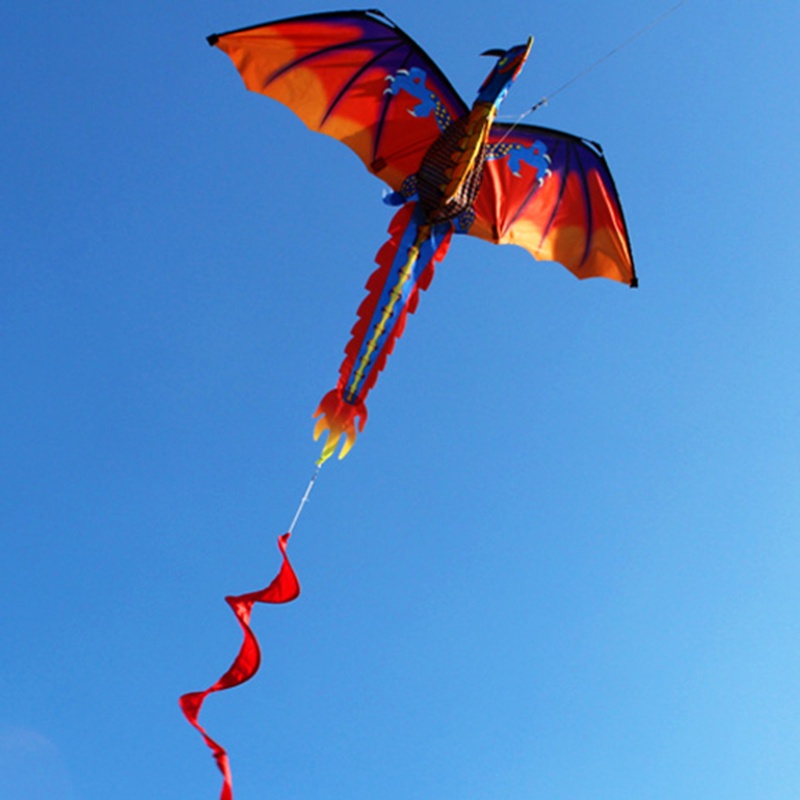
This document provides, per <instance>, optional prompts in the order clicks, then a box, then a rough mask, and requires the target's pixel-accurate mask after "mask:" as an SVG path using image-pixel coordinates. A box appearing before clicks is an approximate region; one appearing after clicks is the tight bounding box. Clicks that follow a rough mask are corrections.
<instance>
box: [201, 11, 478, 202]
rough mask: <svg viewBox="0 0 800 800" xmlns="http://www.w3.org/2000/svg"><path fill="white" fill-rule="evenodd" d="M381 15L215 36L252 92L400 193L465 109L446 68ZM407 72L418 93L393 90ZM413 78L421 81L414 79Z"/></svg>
mask: <svg viewBox="0 0 800 800" xmlns="http://www.w3.org/2000/svg"><path fill="white" fill-rule="evenodd" d="M377 14H378V12H367V11H348V12H333V13H327V14H310V15H306V16H301V17H293V18H291V19H285V20H279V21H278V22H271V23H267V24H265V25H258V26H255V27H251V28H243V29H241V30H237V31H231V32H229V33H223V34H215V35H213V36H209V37H208V40H209V43H210V44H212V45H215V46H216V47H218V48H219V49H220V50H222V51H223V52H225V53H227V54H228V56H230V58H231V60H232V61H233V63H234V64H235V66H236V68H237V69H238V70H239V72H240V73H241V76H242V79H243V80H244V82H245V85H246V86H247V88H248V89H250V90H251V91H254V92H260V93H261V94H265V95H267V96H268V97H272V98H274V99H275V100H278V101H279V102H281V103H283V104H284V105H286V106H288V107H289V108H290V109H291V110H292V111H294V112H295V114H297V116H299V117H300V119H301V120H303V122H304V123H305V124H306V125H307V126H308V127H309V128H311V129H312V130H316V131H320V133H325V134H327V135H328V136H332V137H333V138H334V139H338V140H339V141H341V142H343V143H344V144H346V145H347V146H348V147H349V148H351V149H352V150H354V151H355V152H356V154H357V155H358V157H359V158H360V159H361V160H362V161H363V162H364V164H365V165H366V166H367V169H369V171H370V172H372V173H373V174H374V175H377V176H378V177H379V178H381V179H382V180H384V181H385V182H386V183H388V184H389V186H391V187H392V188H393V189H395V190H399V189H400V187H401V186H402V183H403V181H404V180H405V178H407V177H409V176H410V175H413V174H414V173H416V172H417V170H418V168H419V165H420V163H421V161H422V157H423V156H424V155H425V153H426V151H427V149H428V148H429V147H430V145H431V144H432V143H433V141H435V139H436V138H437V137H438V136H439V134H440V132H441V130H440V129H441V126H443V124H445V123H446V122H447V121H449V120H450V119H454V118H456V117H459V116H461V115H462V114H463V113H465V112H466V106H465V105H464V102H463V100H461V98H460V97H459V96H458V94H457V93H456V91H455V90H454V89H453V87H452V86H451V85H450V83H449V81H448V80H447V78H445V76H444V75H443V74H442V72H441V70H439V68H438V67H437V66H436V65H435V64H434V63H433V61H431V59H430V58H429V57H428V56H427V55H426V54H425V52H424V51H423V50H422V49H421V48H420V47H419V46H418V45H417V44H416V43H415V42H414V41H413V40H412V39H411V38H410V37H409V36H408V35H407V34H405V33H404V32H403V31H401V30H400V29H399V28H398V27H396V26H395V25H394V24H392V23H390V22H389V21H388V20H387V19H385V18H381V17H382V15H381V17H378V16H377ZM398 75H401V76H402V77H403V78H404V80H403V81H401V83H403V84H404V85H406V86H408V87H409V89H410V90H413V92H415V94H412V93H411V92H410V91H399V90H397V89H398V87H399V86H400V83H398V87H396V88H395V92H394V93H392V92H387V89H390V87H391V85H392V83H393V81H394V79H395V78H396V77H397V76H398ZM412 78H413V80H412Z"/></svg>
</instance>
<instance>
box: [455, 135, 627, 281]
mask: <svg viewBox="0 0 800 800" xmlns="http://www.w3.org/2000/svg"><path fill="white" fill-rule="evenodd" d="M489 145H490V146H489V156H488V160H487V161H486V164H485V167H484V174H483V182H482V183H481V188H480V191H479V193H478V197H477V198H476V200H475V203H474V206H473V209H474V211H475V222H474V223H473V225H472V227H471V228H470V229H469V233H470V234H472V235H474V236H478V237H480V238H481V239H487V240H488V241H490V242H495V243H497V244H518V245H520V246H521V247H524V248H525V249H526V250H528V251H529V252H530V253H531V254H532V255H533V256H534V258H537V259H541V260H546V261H558V262H559V263H560V264H563V265H564V266H565V267H566V268H567V269H568V270H570V272H572V273H573V274H575V275H576V276H577V277H578V278H593V277H604V278H611V279H612V280H616V281H621V282H622V283H627V284H629V285H631V286H636V272H635V270H634V266H633V258H632V256H631V246H630V241H629V239H628V232H627V230H626V227H625V219H624V217H623V216H622V207H621V205H620V202H619V197H618V195H617V191H616V188H615V186H614V181H613V180H612V178H611V173H610V172H609V169H608V166H607V164H606V161H605V158H604V157H603V154H602V151H601V150H600V147H599V145H596V144H594V143H591V142H588V141H587V140H585V139H580V138H578V137H576V136H570V135H569V134H566V133H559V132H558V131H553V130H549V129H547V128H538V127H534V126H532V125H518V126H516V127H513V128H512V127H511V126H508V125H495V126H493V128H492V130H491V132H490V135H489ZM515 173H516V174H515Z"/></svg>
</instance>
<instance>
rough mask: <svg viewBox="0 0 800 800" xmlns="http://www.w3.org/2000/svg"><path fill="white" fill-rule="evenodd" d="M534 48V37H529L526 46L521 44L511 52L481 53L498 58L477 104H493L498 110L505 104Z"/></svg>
mask: <svg viewBox="0 0 800 800" xmlns="http://www.w3.org/2000/svg"><path fill="white" fill-rule="evenodd" d="M532 46H533V37H532V36H529V37H528V41H527V42H526V43H525V44H519V45H517V46H516V47H512V48H511V49H510V50H499V49H493V50H487V51H486V52H485V53H481V55H484V56H497V57H498V60H497V63H496V64H495V65H494V69H492V71H491V72H490V73H489V74H488V75H487V76H486V80H485V81H484V82H483V84H482V85H481V88H480V89H478V96H477V98H476V99H475V102H476V103H491V104H492V105H493V106H494V107H495V108H497V107H498V106H499V105H500V103H502V102H503V98H504V97H505V96H506V94H507V93H508V90H509V88H510V87H511V84H512V83H514V81H515V80H516V78H517V75H519V73H520V72H521V71H522V66H523V64H525V60H526V59H527V58H528V53H530V51H531V47H532Z"/></svg>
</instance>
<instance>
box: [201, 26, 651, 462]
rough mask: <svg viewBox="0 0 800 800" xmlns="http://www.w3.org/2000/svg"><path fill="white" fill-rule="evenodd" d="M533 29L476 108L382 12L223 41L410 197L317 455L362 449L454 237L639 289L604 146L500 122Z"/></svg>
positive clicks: (401, 196)
mask: <svg viewBox="0 0 800 800" xmlns="http://www.w3.org/2000/svg"><path fill="white" fill-rule="evenodd" d="M532 41H533V40H532V39H529V40H528V42H527V43H526V44H523V45H518V46H516V47H512V48H511V49H510V50H491V51H488V52H487V53H485V54H484V55H492V56H496V57H497V63H496V64H495V66H494V68H493V69H492V71H491V72H490V73H489V75H488V76H487V78H486V80H485V81H484V83H483V84H482V85H481V87H480V88H479V90H478V95H477V98H476V100H475V102H474V104H473V106H472V108H468V107H467V106H466V104H465V103H464V101H463V100H462V99H461V98H460V97H459V95H458V94H457V93H456V91H455V90H454V89H453V87H452V86H451V85H450V83H449V81H448V80H447V78H446V77H445V76H444V75H443V74H442V72H441V71H440V70H439V68H438V67H437V66H436V64H435V63H434V62H433V61H432V60H431V59H430V58H429V57H428V56H427V54H426V53H425V52H424V51H423V50H422V49H421V48H420V47H419V46H418V45H417V44H416V43H415V42H414V41H413V40H412V39H410V38H409V37H408V36H407V35H406V34H405V33H404V32H403V31H401V30H400V29H399V28H398V27H397V26H396V25H394V24H393V23H392V22H391V21H389V20H388V19H387V18H386V17H384V15H383V14H381V13H380V12H377V11H349V12H331V13H324V14H311V15H306V16H300V17H293V18H291V19H286V20H280V21H278V22H272V23H267V24H265V25H259V26H255V27H252V28H245V29H241V30H237V31H231V32H230V33H225V34H219V35H214V36H211V37H209V42H210V43H211V44H212V45H215V46H216V47H218V48H219V49H221V50H222V51H224V52H225V53H227V54H228V56H229V57H230V58H231V60H232V61H233V63H234V64H235V66H236V68H237V69H238V71H239V73H240V74H241V76H242V78H243V80H244V82H245V85H246V86H247V88H248V89H251V90H252V91H255V92H259V93H261V94H265V95H267V96H269V97H272V98H274V99H276V100H278V101H279V102H281V103H283V104H284V105H286V106H288V107H289V108H290V109H292V111H294V112H295V113H296V114H297V115H298V116H299V117H300V119H302V120H303V122H304V123H305V124H306V125H307V126H308V127H309V128H311V129H312V130H317V131H319V132H321V133H325V134H327V135H329V136H332V137H334V138H336V139H338V140H340V141H341V142H343V143H344V144H346V145H347V146H348V147H350V148H351V149H352V150H353V151H354V152H355V153H356V154H357V155H358V156H359V158H361V160H362V161H363V162H364V164H365V166H366V167H367V169H368V170H369V171H370V172H372V173H373V174H374V175H376V176H377V177H379V178H381V179H382V180H383V181H385V182H386V183H387V184H388V185H389V186H390V187H391V189H392V190H393V191H392V192H391V194H389V195H388V196H387V197H386V198H385V201H386V202H387V203H388V204H390V205H400V206H402V208H401V209H400V210H399V211H398V212H397V214H396V216H395V217H394V219H393V220H392V223H391V225H390V228H389V232H390V235H391V238H390V239H389V241H388V242H387V243H386V244H385V245H384V246H383V247H382V248H381V250H380V251H379V252H378V255H377V258H376V261H377V264H378V268H377V270H376V271H375V272H374V273H373V274H372V276H371V277H370V279H369V281H368V282H367V290H368V295H367V297H366V298H365V300H364V302H363V303H362V305H361V307H360V308H359V311H358V319H357V321H356V324H355V326H354V327H353V331H352V338H351V340H350V342H349V344H348V345H347V347H346V349H345V359H344V361H343V363H342V365H341V368H340V370H339V382H338V384H337V386H336V388H335V389H333V390H332V391H330V392H329V393H328V394H327V395H325V397H323V399H322V401H321V403H320V405H319V407H318V409H317V412H316V414H315V416H316V417H318V420H317V423H316V427H315V434H314V435H315V438H318V437H319V436H321V435H322V434H323V433H325V432H327V434H328V435H327V438H326V441H325V445H324V448H323V451H322V454H321V456H320V459H319V461H318V463H320V464H321V463H322V462H324V461H325V460H326V459H327V458H329V457H330V456H331V455H332V454H333V453H334V452H335V450H336V448H337V446H338V445H339V443H340V442H341V444H342V446H341V449H340V452H339V457H340V458H343V457H344V456H345V455H346V454H347V452H348V451H349V450H350V448H351V447H352V445H353V443H354V442H355V439H356V433H357V431H360V430H362V429H363V427H364V424H365V422H366V418H367V410H366V404H365V400H366V396H367V394H368V393H369V391H370V389H371V388H372V387H373V386H374V385H375V381H376V379H377V376H378V374H379V373H380V371H381V370H382V369H383V367H384V365H385V363H386V359H387V357H388V356H389V354H390V353H391V352H392V349H393V347H394V343H395V341H396V340H397V338H398V337H399V336H400V335H401V334H402V332H403V329H404V327H405V323H406V318H407V316H408V314H409V313H413V312H414V310H415V308H416V305H417V302H418V299H419V292H420V290H424V289H425V288H427V286H428V285H429V284H430V281H431V279H432V277H433V272H434V269H435V265H436V264H437V263H438V262H439V261H441V259H442V258H444V255H445V253H446V251H447V248H448V246H449V243H450V239H451V236H452V234H453V233H466V234H470V235H473V236H478V237H480V238H482V239H486V240H488V241H490V242H494V243H496V244H518V245H520V246H522V247H524V248H525V249H527V250H528V251H529V252H530V253H531V254H532V255H533V256H534V257H535V258H537V259H543V260H552V261H558V262H560V263H561V264H563V265H564V266H565V267H567V269H569V270H570V271H571V272H573V274H575V275H576V276H577V277H578V278H589V277H598V276H601V277H606V278H611V279H613V280H617V281H621V282H623V283H628V284H629V285H631V286H635V285H636V276H635V272H634V267H633V261H632V258H631V251H630V243H629V241H628V235H627V231H626V229H625V223H624V219H623V216H622V210H621V207H620V203H619V198H618V196H617V192H616V189H615V187H614V183H613V180H612V178H611V174H610V172H609V170H608V167H607V166H606V162H605V159H604V157H603V154H602V151H601V150H600V147H599V146H598V145H596V144H594V143H591V142H589V141H587V140H585V139H581V138H579V137H575V136H571V135H569V134H565V133H559V132H558V131H553V130H549V129H546V128H539V127H536V126H531V125H517V126H508V125H502V124H495V117H496V114H497V109H498V107H499V105H500V103H501V102H502V100H503V98H504V97H505V95H506V93H507V92H508V89H509V87H510V86H511V84H512V83H513V81H514V80H515V78H516V77H517V76H518V75H519V72H520V70H521V69H522V66H523V64H524V63H525V60H526V59H527V57H528V54H529V52H530V49H531V45H532Z"/></svg>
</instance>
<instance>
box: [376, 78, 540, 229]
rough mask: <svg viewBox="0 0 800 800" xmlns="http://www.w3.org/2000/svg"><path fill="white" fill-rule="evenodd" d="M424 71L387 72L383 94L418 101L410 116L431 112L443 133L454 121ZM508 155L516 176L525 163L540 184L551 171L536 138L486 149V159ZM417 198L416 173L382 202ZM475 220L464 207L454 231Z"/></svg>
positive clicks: (395, 203) (399, 203)
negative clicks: (404, 93) (429, 86)
mask: <svg viewBox="0 0 800 800" xmlns="http://www.w3.org/2000/svg"><path fill="white" fill-rule="evenodd" d="M427 77H428V76H427V73H426V72H425V70H424V69H421V68H420V67H412V68H411V69H400V70H398V71H397V72H396V73H395V74H394V75H387V76H386V80H387V81H388V83H389V86H387V87H386V89H385V90H384V93H385V94H388V95H392V96H393V97H396V96H397V95H398V94H400V92H406V93H407V94H409V95H411V96H412V97H413V98H415V99H416V100H418V101H419V102H418V103H417V104H416V105H415V106H414V107H413V108H411V109H409V110H408V113H409V114H411V116H413V117H417V118H419V119H424V118H425V117H429V116H430V115H431V114H433V117H434V119H435V120H436V124H437V126H438V128H439V130H440V131H442V133H444V132H445V131H446V130H447V128H449V127H450V124H451V123H452V122H453V119H452V116H451V115H450V112H449V111H448V110H447V108H446V107H445V105H444V103H443V102H442V100H441V98H439V96H438V95H437V94H436V92H434V91H432V90H431V89H429V88H428V86H427V85H426V81H427ZM503 158H507V159H508V167H509V170H510V171H511V174H512V175H514V177H515V178H521V177H522V171H521V167H522V164H528V165H529V166H531V167H533V168H534V169H535V170H536V181H537V184H538V185H539V186H541V184H542V183H543V182H544V180H545V178H546V177H547V176H548V175H549V174H550V156H549V155H548V154H547V146H546V145H545V144H544V142H542V141H541V140H539V139H537V140H536V141H535V142H534V143H533V144H531V145H529V146H528V147H525V146H523V145H521V144H519V143H517V142H503V141H500V142H496V143H494V144H491V145H489V146H488V147H487V149H486V155H485V159H486V161H495V160H499V159H503ZM414 199H417V183H416V176H415V175H411V176H409V177H408V178H406V180H405V181H404V182H403V185H402V186H401V187H400V190H399V191H396V192H388V193H387V194H386V195H385V196H384V198H383V201H384V202H385V203H386V204H387V205H392V206H399V205H403V204H404V203H407V202H408V201H409V200H414ZM473 219H474V213H473V214H470V210H467V211H466V212H464V213H463V214H461V215H460V217H459V218H457V219H456V220H454V221H455V225H456V230H457V231H458V232H459V233H466V232H467V231H468V230H469V228H470V226H471V224H472V221H473Z"/></svg>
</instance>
